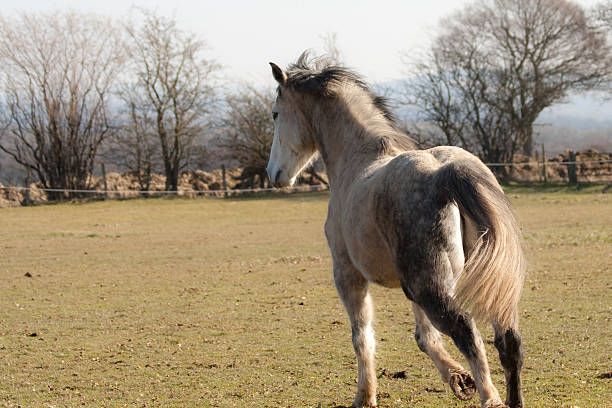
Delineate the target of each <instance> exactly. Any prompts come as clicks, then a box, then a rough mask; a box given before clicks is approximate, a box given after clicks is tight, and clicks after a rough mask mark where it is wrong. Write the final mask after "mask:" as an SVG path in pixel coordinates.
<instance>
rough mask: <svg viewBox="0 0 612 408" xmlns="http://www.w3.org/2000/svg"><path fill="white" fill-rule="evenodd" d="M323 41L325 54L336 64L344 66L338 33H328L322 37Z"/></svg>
mask: <svg viewBox="0 0 612 408" xmlns="http://www.w3.org/2000/svg"><path fill="white" fill-rule="evenodd" d="M321 40H322V41H323V53H324V55H325V56H326V57H327V58H329V59H330V60H332V61H333V62H334V63H336V64H342V61H343V58H342V52H341V51H340V47H338V33H331V32H329V33H326V34H325V35H322V36H321Z"/></svg>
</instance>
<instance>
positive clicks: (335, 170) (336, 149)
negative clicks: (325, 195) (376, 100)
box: [313, 100, 392, 188]
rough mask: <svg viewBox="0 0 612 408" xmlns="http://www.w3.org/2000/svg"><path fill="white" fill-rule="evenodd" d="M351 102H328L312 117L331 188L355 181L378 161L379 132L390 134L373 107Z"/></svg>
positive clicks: (384, 122)
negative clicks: (355, 104)
mask: <svg viewBox="0 0 612 408" xmlns="http://www.w3.org/2000/svg"><path fill="white" fill-rule="evenodd" d="M350 102H351V101H342V100H340V101H338V100H335V101H330V102H328V104H325V105H321V106H320V107H319V109H318V110H317V111H316V114H315V115H314V118H313V119H314V121H313V123H314V126H315V129H316V130H315V132H316V139H317V140H316V143H317V148H318V150H319V152H320V153H321V156H322V158H323V162H324V163H325V167H326V168H327V174H328V177H329V181H330V184H331V186H332V188H336V187H337V186H339V185H340V184H346V183H347V182H350V181H352V180H354V179H355V177H357V176H358V174H359V173H360V172H362V171H363V169H365V168H367V167H369V166H370V165H371V164H372V163H373V162H374V161H376V160H379V159H380V158H381V153H380V151H379V149H376V146H377V143H380V142H381V136H380V135H381V133H383V132H389V131H392V129H391V126H390V124H389V123H388V121H387V120H386V119H385V118H384V117H383V116H382V115H381V114H380V112H378V111H377V110H375V109H374V107H369V106H361V107H359V106H358V107H351V106H349V104H348V103H350Z"/></svg>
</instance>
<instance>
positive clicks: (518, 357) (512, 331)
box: [493, 319, 524, 408]
mask: <svg viewBox="0 0 612 408" xmlns="http://www.w3.org/2000/svg"><path fill="white" fill-rule="evenodd" d="M515 321H518V319H515ZM493 328H494V329H495V347H497V350H498V351H499V359H500V361H501V364H502V366H503V367H504V373H505V375H506V405H508V406H509V407H510V408H523V406H524V403H523V393H522V391H521V368H522V367H523V347H522V345H521V336H520V334H519V332H518V327H516V328H507V329H504V328H501V327H500V326H499V325H497V324H493Z"/></svg>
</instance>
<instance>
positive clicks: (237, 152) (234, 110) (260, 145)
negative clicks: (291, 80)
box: [217, 86, 275, 188]
mask: <svg viewBox="0 0 612 408" xmlns="http://www.w3.org/2000/svg"><path fill="white" fill-rule="evenodd" d="M274 98H275V94H274V92H273V90H257V89H256V88H254V87H252V86H244V87H243V88H242V89H240V90H239V91H237V92H236V93H234V94H232V95H229V96H227V97H226V100H225V103H226V108H225V109H224V115H223V116H222V118H221V121H220V122H221V123H220V126H219V132H220V136H219V138H218V141H217V144H218V145H219V147H221V148H222V149H223V150H224V151H225V152H226V157H227V158H228V159H230V160H235V161H236V162H238V163H239V164H240V166H242V167H243V168H244V170H243V174H242V176H241V178H243V179H244V180H243V183H242V186H243V187H254V185H255V179H256V178H259V185H260V187H262V188H263V187H265V180H266V165H267V163H268V157H269V156H270V148H271V147H272V138H273V136H274V122H273V121H272V116H271V115H272V113H271V112H272V105H273V104H274Z"/></svg>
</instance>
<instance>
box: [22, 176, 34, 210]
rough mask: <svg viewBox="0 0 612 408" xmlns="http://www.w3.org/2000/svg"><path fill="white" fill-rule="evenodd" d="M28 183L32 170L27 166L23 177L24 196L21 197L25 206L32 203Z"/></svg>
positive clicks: (30, 180) (29, 182) (30, 181)
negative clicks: (24, 177)
mask: <svg viewBox="0 0 612 408" xmlns="http://www.w3.org/2000/svg"><path fill="white" fill-rule="evenodd" d="M30 184H32V170H31V169H29V168H28V173H27V174H26V179H25V187H26V189H25V190H24V192H25V197H24V198H23V205H26V206H27V205H30V204H32V202H31V199H30Z"/></svg>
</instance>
